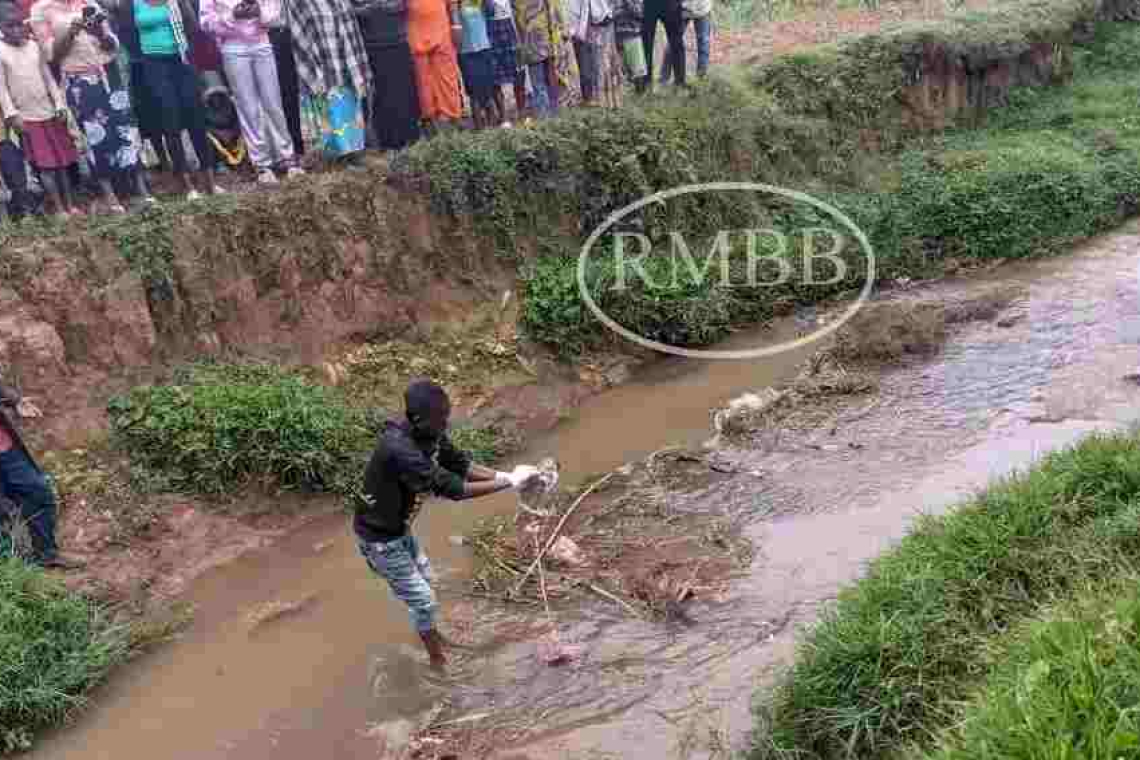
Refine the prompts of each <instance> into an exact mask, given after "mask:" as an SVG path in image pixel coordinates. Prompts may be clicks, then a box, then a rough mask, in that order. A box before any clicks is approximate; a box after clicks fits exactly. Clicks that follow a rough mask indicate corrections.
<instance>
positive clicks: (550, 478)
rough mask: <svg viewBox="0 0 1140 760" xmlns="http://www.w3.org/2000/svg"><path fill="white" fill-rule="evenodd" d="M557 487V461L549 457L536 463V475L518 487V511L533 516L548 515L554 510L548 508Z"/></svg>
mask: <svg viewBox="0 0 1140 760" xmlns="http://www.w3.org/2000/svg"><path fill="white" fill-rule="evenodd" d="M557 488H558V462H556V461H554V459H552V458H551V457H547V458H546V459H543V460H542V461H541V462H540V463H539V465H538V476H537V477H534V478H531V480H530V481H529V482H527V483H526V485H524V486H523V487H522V488H520V489H519V494H518V503H519V511H520V512H526V513H527V514H529V515H533V516H534V517H550V516H551V515H553V514H554V511H553V510H551V509H550V508H549V505H550V503H551V501H552V500H553V497H554V493H555V491H556V490H557Z"/></svg>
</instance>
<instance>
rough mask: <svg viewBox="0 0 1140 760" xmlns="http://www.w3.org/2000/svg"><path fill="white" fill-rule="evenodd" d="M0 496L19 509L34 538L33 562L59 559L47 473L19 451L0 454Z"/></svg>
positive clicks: (13, 450) (53, 496)
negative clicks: (45, 475) (13, 503)
mask: <svg viewBox="0 0 1140 760" xmlns="http://www.w3.org/2000/svg"><path fill="white" fill-rule="evenodd" d="M0 494H3V496H4V498H6V499H9V500H11V501H13V502H15V503H16V505H17V506H18V507H19V508H20V519H22V520H23V521H24V522H25V523H26V524H27V526H28V532H29V533H30V534H31V536H32V551H33V552H34V553H35V556H34V558H33V559H34V560H35V561H37V562H40V563H43V562H49V561H51V560H53V559H55V558H56V555H57V554H58V553H59V549H58V548H57V547H56V543H55V512H56V510H55V494H53V493H52V490H51V486H50V485H49V484H48V482H47V478H45V477H44V474H43V473H42V472H40V471H39V469H37V468H36V466H35V465H34V464H32V460H31V459H29V458H28V455H27V454H25V453H24V452H23V451H21V450H20V449H18V448H14V449H12V450H10V451H5V452H4V453H2V454H0Z"/></svg>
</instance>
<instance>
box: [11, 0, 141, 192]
mask: <svg viewBox="0 0 1140 760" xmlns="http://www.w3.org/2000/svg"><path fill="white" fill-rule="evenodd" d="M31 22H32V29H33V30H34V31H35V34H36V38H37V39H38V41H39V43H40V47H41V49H42V50H43V52H44V55H45V56H46V57H47V58H48V60H49V61H51V62H52V63H53V64H54V65H55V66H57V67H58V68H59V72H60V75H61V77H62V80H63V88H64V92H65V93H66V96H67V103H68V105H69V106H70V108H71V112H72V115H73V116H74V117H75V122H76V124H77V125H78V127H79V129H80V131H81V132H82V134H83V137H84V141H85V142H86V143H87V151H88V159H89V164H90V166H91V170H92V174H93V175H94V178H95V179H96V180H97V181H98V184H99V188H100V190H101V191H102V195H103V199H104V201H105V202H106V204H107V206H108V208H109V209H110V210H111V211H113V212H115V213H120V214H121V213H123V212H124V209H123V206H122V204H120V203H119V201H118V199H117V198H116V196H115V192H114V189H113V186H114V185H118V186H119V187H120V188H122V189H125V190H128V191H133V192H135V193H137V194H138V195H139V196H140V197H141V198H143V199H144V200H146V201H148V202H151V203H153V202H154V198H153V197H152V196H151V195H150V192H149V191H148V190H147V188H146V185H145V183H144V182H143V177H142V173H141V166H140V161H141V155H140V154H141V147H142V146H141V142H140V139H139V134H138V129H137V128H136V127H135V125H134V123H133V118H132V115H131V97H130V92H129V89H128V86H127V83H126V81H125V80H124V78H123V76H122V70H121V69H120V67H119V65H118V59H117V53H118V47H119V41H118V38H117V37H115V35H114V34H113V33H112V32H111V25H110V23H109V22H108V19H107V15H106V12H105V11H103V9H102V8H100V7H98V6H95V5H89V4H88V3H87V2H86V0H39V2H37V3H35V5H33V6H32V19H31Z"/></svg>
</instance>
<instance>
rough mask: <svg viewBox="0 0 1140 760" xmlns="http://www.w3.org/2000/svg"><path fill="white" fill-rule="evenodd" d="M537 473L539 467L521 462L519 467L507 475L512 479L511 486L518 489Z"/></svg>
mask: <svg viewBox="0 0 1140 760" xmlns="http://www.w3.org/2000/svg"><path fill="white" fill-rule="evenodd" d="M536 475H538V468H537V467H533V466H531V465H529V464H520V465H519V466H518V467H516V468H515V469H514V470H512V471H511V472H510V473H508V474H507V477H508V478H509V479H510V481H511V488H514V489H516V490H517V489H519V488H521V487H522V486H523V485H524V484H525V483H526V482H527V481H528V480H530V479H531V478H533V477H535V476H536Z"/></svg>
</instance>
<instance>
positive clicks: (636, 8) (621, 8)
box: [613, 0, 649, 93]
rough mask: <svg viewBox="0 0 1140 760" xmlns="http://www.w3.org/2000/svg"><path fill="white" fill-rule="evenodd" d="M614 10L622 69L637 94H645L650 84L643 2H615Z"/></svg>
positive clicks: (615, 29) (616, 39)
mask: <svg viewBox="0 0 1140 760" xmlns="http://www.w3.org/2000/svg"><path fill="white" fill-rule="evenodd" d="M613 10H614V40H615V42H616V43H617V47H618V51H619V53H620V54H621V62H622V68H623V69H625V75H626V77H628V78H629V81H631V82H633V85H634V87H635V89H636V90H637V92H639V93H643V92H645V91H646V89H647V87H648V84H649V81H648V76H649V69H648V67H647V66H646V63H645V47H644V45H643V44H642V41H641V20H642V16H643V15H644V13H645V8H644V3H643V0H614V7H613Z"/></svg>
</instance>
